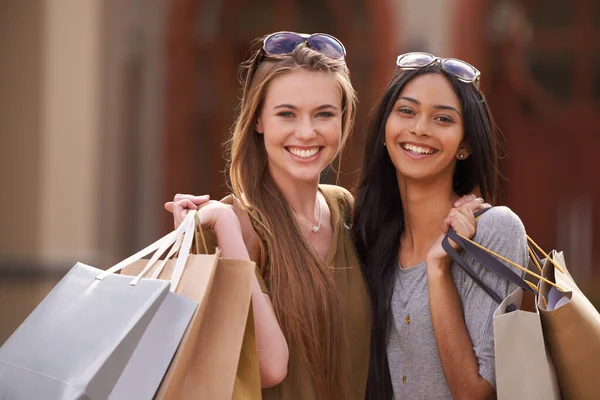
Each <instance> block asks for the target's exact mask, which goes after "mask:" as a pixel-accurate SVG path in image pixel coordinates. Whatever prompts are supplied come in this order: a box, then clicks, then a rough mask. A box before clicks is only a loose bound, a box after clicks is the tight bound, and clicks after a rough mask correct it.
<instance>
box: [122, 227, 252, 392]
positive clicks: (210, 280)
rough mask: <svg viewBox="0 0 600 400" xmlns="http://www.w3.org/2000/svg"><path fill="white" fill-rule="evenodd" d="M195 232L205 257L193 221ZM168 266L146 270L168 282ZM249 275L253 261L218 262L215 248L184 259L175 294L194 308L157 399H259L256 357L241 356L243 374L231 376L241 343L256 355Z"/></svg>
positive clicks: (132, 270)
mask: <svg viewBox="0 0 600 400" xmlns="http://www.w3.org/2000/svg"><path fill="white" fill-rule="evenodd" d="M196 229H197V232H196V249H198V250H200V251H201V252H204V253H208V248H207V246H206V242H205V240H204V239H203V238H204V233H203V232H202V229H201V228H200V224H199V222H198V221H197V223H196ZM172 263H173V261H169V262H167V263H166V265H165V268H164V271H162V272H160V274H159V275H157V273H156V271H154V270H152V276H153V277H156V276H159V277H165V278H167V277H169V276H170V270H171V266H172ZM141 268H142V264H140V263H137V264H132V265H131V266H129V267H128V268H126V269H125V270H124V273H129V274H136V273H139V271H140V269H141ZM254 270H255V264H254V263H253V262H250V261H243V260H232V259H225V258H222V257H220V250H219V249H218V248H216V249H215V250H214V252H212V253H211V254H192V255H190V256H189V257H188V262H187V266H186V269H185V272H184V273H183V275H182V277H181V280H180V282H179V287H178V289H176V290H175V292H176V293H180V294H182V295H185V296H187V297H189V298H191V299H193V300H195V301H196V302H198V304H199V307H198V309H197V310H196V313H195V315H194V317H193V318H192V321H191V322H190V324H189V326H188V329H187V331H186V333H185V335H184V337H183V339H182V340H181V343H180V345H179V348H178V350H177V353H176V354H175V357H174V358H173V360H172V362H171V365H170V366H169V369H168V371H167V373H166V374H165V377H164V379H163V381H162V383H161V385H160V388H159V390H158V392H157V394H156V397H155V398H156V399H157V400H161V399H165V400H180V399H181V400H185V399H211V400H212V399H226V400H229V399H232V398H236V399H240V400H242V399H244V400H250V399H252V400H256V399H260V398H261V397H260V376H259V374H258V359H257V356H256V358H254V357H252V356H250V359H248V356H246V357H245V360H243V365H244V366H245V367H243V368H242V370H243V371H245V372H244V373H243V375H242V377H240V376H238V373H237V372H238V367H239V366H240V354H241V348H242V343H245V345H246V346H247V347H249V348H250V350H251V351H250V354H254V355H256V342H255V336H254V326H253V319H252V314H251V313H250V308H251V302H250V297H251V291H252V279H254ZM247 326H250V328H248V329H247ZM252 350H253V351H254V352H252ZM234 394H235V396H234ZM246 396H252V397H246Z"/></svg>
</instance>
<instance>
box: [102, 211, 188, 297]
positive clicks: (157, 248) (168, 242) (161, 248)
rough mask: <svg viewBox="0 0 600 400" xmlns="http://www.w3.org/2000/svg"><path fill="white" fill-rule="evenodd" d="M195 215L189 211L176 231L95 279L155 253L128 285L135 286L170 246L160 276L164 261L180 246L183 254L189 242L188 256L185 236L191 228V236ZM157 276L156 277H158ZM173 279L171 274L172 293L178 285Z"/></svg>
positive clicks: (160, 268)
mask: <svg viewBox="0 0 600 400" xmlns="http://www.w3.org/2000/svg"><path fill="white" fill-rule="evenodd" d="M195 214H196V211H195V210H191V211H190V212H188V214H187V216H186V217H185V219H184V220H183V222H182V223H181V225H179V227H178V228H177V229H176V230H174V231H173V232H171V233H169V234H167V235H165V236H164V237H162V238H160V239H159V240H157V241H156V242H154V243H152V244H150V245H149V246H147V247H146V248H144V249H142V250H140V251H138V252H137V253H135V254H134V255H132V256H130V257H127V258H126V259H125V260H123V261H121V262H119V263H117V264H115V265H114V266H112V267H111V268H109V269H107V270H106V271H103V272H102V273H100V274H99V275H98V276H97V277H96V279H97V280H102V279H104V278H105V277H107V276H108V275H111V274H114V273H116V272H119V271H120V270H122V269H123V268H125V267H126V266H128V265H130V264H132V263H134V262H136V261H139V260H141V259H142V258H143V257H145V256H147V255H148V254H150V253H152V252H155V253H154V255H153V256H152V258H151V259H150V260H149V261H148V263H147V264H146V266H145V267H144V269H143V270H142V272H140V273H139V274H138V275H137V276H136V277H135V278H134V279H133V280H132V281H131V283H130V284H131V285H136V284H137V283H138V282H139V281H140V279H141V278H142V277H143V276H144V275H145V274H146V273H147V272H148V271H149V270H150V268H151V267H152V266H153V265H154V264H155V263H156V261H157V260H158V259H159V258H160V257H161V256H162V255H163V254H164V253H165V252H166V251H167V249H168V248H169V247H171V246H172V247H171V251H170V252H169V255H168V256H167V257H166V258H165V260H164V262H163V263H162V265H161V266H160V267H159V268H158V269H157V271H158V274H160V272H161V271H162V268H163V267H164V264H165V263H166V260H167V259H169V258H170V257H172V256H173V254H175V252H176V251H177V250H178V249H179V248H180V246H182V245H183V248H184V254H185V245H186V243H188V242H189V244H187V246H188V249H187V253H188V254H189V247H190V246H191V237H190V238H189V239H188V240H186V238H185V235H186V234H187V233H188V232H189V230H190V228H191V230H192V234H193V227H194V217H195ZM188 236H190V235H189V234H188ZM185 258H186V259H187V256H185ZM183 266H185V263H183ZM182 268H183V267H182V266H181V265H180V266H179V269H181V272H180V273H179V278H181V276H180V275H181V274H182V273H183V270H182ZM176 270H177V266H176ZM178 272H179V271H178ZM155 273H156V271H155ZM158 274H157V275H156V276H158ZM153 276H154V275H153ZM174 278H177V276H176V275H175V273H173V277H172V279H171V290H172V291H174V290H175V288H176V287H177V284H178V283H179V280H178V279H174ZM174 283H175V285H173V284H174Z"/></svg>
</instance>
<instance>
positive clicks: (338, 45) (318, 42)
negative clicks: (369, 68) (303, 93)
mask: <svg viewBox="0 0 600 400" xmlns="http://www.w3.org/2000/svg"><path fill="white" fill-rule="evenodd" d="M302 43H308V46H309V47H310V48H311V49H313V50H315V51H318V52H319V53H321V54H323V55H325V56H327V57H329V58H333V59H334V60H341V59H343V58H344V57H346V49H345V48H344V45H343V44H342V42H340V41H339V40H338V39H337V38H335V37H333V36H331V35H328V34H326V33H313V34H312V35H307V34H305V33H296V32H275V33H272V34H270V35H269V36H267V37H266V38H265V40H263V45H262V51H263V53H264V54H265V55H267V56H269V57H277V56H284V55H289V54H292V53H293V52H294V50H295V49H296V47H298V46H299V45H300V44H302Z"/></svg>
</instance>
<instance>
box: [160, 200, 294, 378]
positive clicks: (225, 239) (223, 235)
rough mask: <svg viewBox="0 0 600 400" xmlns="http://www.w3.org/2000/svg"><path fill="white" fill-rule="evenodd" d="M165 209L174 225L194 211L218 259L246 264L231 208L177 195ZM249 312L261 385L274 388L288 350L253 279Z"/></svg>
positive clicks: (282, 374) (267, 300) (283, 372)
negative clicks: (210, 237) (210, 236)
mask: <svg viewBox="0 0 600 400" xmlns="http://www.w3.org/2000/svg"><path fill="white" fill-rule="evenodd" d="M178 196H180V197H177V196H176V198H175V201H174V202H169V203H167V204H165V208H166V209H167V210H169V211H171V212H173V214H174V219H175V225H176V226H177V225H178V224H180V223H181V221H182V220H183V218H184V216H185V214H186V213H187V210H188V209H198V216H199V219H200V223H201V224H202V227H203V228H204V229H212V230H214V231H215V233H216V236H217V243H218V244H219V248H220V249H221V256H222V257H224V258H232V259H238V260H248V261H250V256H249V255H248V250H247V249H246V245H245V243H244V239H243V237H242V229H241V226H240V221H239V219H238V217H237V216H236V214H235V212H234V211H233V208H232V207H231V206H229V205H226V204H223V203H221V202H218V201H209V200H208V197H203V196H189V197H183V196H187V195H178ZM252 310H253V313H254V327H255V332H256V345H257V351H258V363H259V370H260V380H261V386H262V387H263V388H268V387H272V386H275V385H277V384H279V383H281V381H283V379H284V378H285V376H286V375H287V366H288V360H289V350H288V346H287V342H286V340H285V337H284V335H283V332H282V331H281V327H280V326H279V322H278V320H277V317H276V316H275V312H274V310H273V305H272V303H271V298H270V297H269V295H267V294H265V293H263V292H262V290H261V288H260V285H259V283H258V280H257V278H256V276H254V279H253V280H252Z"/></svg>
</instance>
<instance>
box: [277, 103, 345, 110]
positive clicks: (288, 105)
mask: <svg viewBox="0 0 600 400" xmlns="http://www.w3.org/2000/svg"><path fill="white" fill-rule="evenodd" d="M278 108H290V109H292V110H297V109H298V107H296V106H295V105H293V104H285V103H284V104H279V105H277V106H275V107H273V109H274V110H276V109H278ZM328 108H332V109H334V110H338V107H336V106H334V105H333V104H322V105H320V106H319V107H317V108H316V109H317V110H324V109H328Z"/></svg>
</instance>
